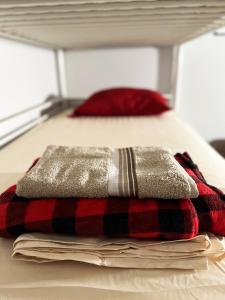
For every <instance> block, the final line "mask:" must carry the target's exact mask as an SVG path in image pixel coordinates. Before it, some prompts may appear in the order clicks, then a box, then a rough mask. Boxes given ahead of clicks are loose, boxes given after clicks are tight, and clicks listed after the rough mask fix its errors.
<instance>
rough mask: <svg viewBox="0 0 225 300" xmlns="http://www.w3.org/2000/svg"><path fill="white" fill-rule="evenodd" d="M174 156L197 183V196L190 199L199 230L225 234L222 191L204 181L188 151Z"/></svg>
mask: <svg viewBox="0 0 225 300" xmlns="http://www.w3.org/2000/svg"><path fill="white" fill-rule="evenodd" d="M175 158H176V160H177V161H178V162H179V163H180V164H181V166H182V167H183V168H184V169H185V171H186V172H187V173H188V174H189V175H190V176H191V177H192V178H193V180H194V181H195V183H196V184H197V187H198V191H199V197H198V198H196V199H192V200H191V201H192V203H193V204H194V206H195V209H196V211H197V214H198V218H199V230H200V231H207V232H212V233H214V234H219V235H224V236H225V195H224V193H223V192H222V191H220V190H219V189H218V188H216V187H214V186H212V185H209V184H208V183H207V182H206V180H205V178H204V176H203V174H202V173H201V172H200V171H199V169H198V166H197V165H196V164H195V163H194V162H193V161H192V159H191V157H190V155H189V154H188V153H184V154H176V156H175ZM224 180H225V178H224Z"/></svg>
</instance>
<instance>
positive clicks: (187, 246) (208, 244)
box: [12, 233, 225, 270]
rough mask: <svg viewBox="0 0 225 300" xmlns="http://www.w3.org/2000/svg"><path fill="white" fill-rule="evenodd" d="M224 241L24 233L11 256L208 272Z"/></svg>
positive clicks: (213, 238) (202, 237) (221, 254)
mask: <svg viewBox="0 0 225 300" xmlns="http://www.w3.org/2000/svg"><path fill="white" fill-rule="evenodd" d="M224 253H225V247H224V244H223V240H221V239H219V238H217V237H216V236H213V235H211V236H208V235H207V234H202V235H199V236H196V237H194V238H192V239H189V240H176V241H146V240H135V239H115V238H114V239H108V238H102V239H101V238H80V237H69V236H60V235H55V234H54V235H45V234H40V233H32V234H23V235H21V236H19V237H18V238H17V240H16V241H15V242H14V247H13V254H12V256H13V257H14V258H16V259H20V260H26V261H33V262H38V263H44V262H54V261H62V260H70V261H80V262H86V263H91V264H95V265H99V266H105V267H119V268H147V269H151V268H154V269H155V268H163V269H170V268H177V269H196V270H203V269H207V266H208V258H209V257H211V259H215V260H220V259H222V258H223V257H224Z"/></svg>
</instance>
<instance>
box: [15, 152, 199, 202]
mask: <svg viewBox="0 0 225 300" xmlns="http://www.w3.org/2000/svg"><path fill="white" fill-rule="evenodd" d="M116 152H118V154H117V155H115V153H116ZM113 154H114V155H113ZM113 158H114V159H115V158H117V159H118V162H115V163H114V164H113V163H112V162H113ZM116 165H118V170H117V172H116V173H117V175H118V178H116V176H114V177H112V176H110V175H109V174H112V173H114V175H115V171H116V170H115V168H116ZM112 169H113V170H114V172H113V170H112ZM113 181H115V184H118V187H117V190H118V194H116V191H115V188H114V190H113V191H110V188H111V187H112V182H113ZM16 193H17V195H18V196H22V197H26V198H40V197H45V198H46V197H47V198H48V197H58V198H65V197H91V198H94V197H95V198H101V197H108V196H119V197H135V196H138V198H150V197H151V198H162V199H182V198H196V197H197V196H198V189H197V186H196V184H195V182H194V181H193V179H192V178H191V177H190V176H189V175H188V174H187V172H185V171H184V169H183V168H182V167H181V166H180V165H179V163H177V161H176V160H175V159H174V157H173V156H172V154H171V153H170V151H168V150H166V149H163V148H161V147H133V148H124V149H114V151H113V149H110V148H106V147H105V148H101V147H99V148H97V147H90V148H88V147H74V148H72V147H63V146H48V147H47V149H46V151H45V152H44V154H43V156H42V157H41V158H40V160H39V161H38V162H37V164H36V165H35V166H34V167H33V168H32V169H31V170H29V171H28V172H27V173H26V174H25V176H24V177H23V178H22V179H21V180H19V182H18V184H17V190H16Z"/></svg>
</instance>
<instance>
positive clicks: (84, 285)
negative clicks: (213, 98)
mask: <svg viewBox="0 0 225 300" xmlns="http://www.w3.org/2000/svg"><path fill="white" fill-rule="evenodd" d="M67 115H68V111H66V112H64V113H61V114H59V115H58V116H56V117H54V118H52V119H50V120H49V121H47V122H45V123H43V124H41V125H39V126H37V127H36V128H34V129H32V130H31V131H29V132H28V133H26V134H25V135H23V136H22V137H20V138H18V139H17V140H15V141H14V142H13V143H11V144H9V145H8V146H6V147H5V148H3V149H2V150H1V151H0V166H1V167H0V192H2V191H3V190H5V189H6V188H7V187H8V186H9V185H11V184H14V183H15V182H16V181H17V179H18V178H20V177H21V175H22V173H23V172H24V171H25V170H26V169H27V168H28V166H29V165H30V164H31V162H32V161H33V159H34V158H36V157H39V156H40V155H41V154H42V153H43V151H44V150H45V147H46V146H47V145H49V144H54V145H67V146H77V145H79V146H112V147H126V146H152V145H155V146H167V147H169V148H170V149H172V151H173V152H174V153H175V152H178V151H179V152H182V151H188V152H189V153H190V154H191V156H192V157H193V159H194V160H195V161H196V162H197V163H198V165H199V167H200V169H201V170H202V172H203V174H204V175H205V177H206V179H207V180H208V182H209V183H211V184H213V185H216V186H218V187H220V188H221V189H223V191H225V160H224V159H223V158H222V157H221V156H220V155H219V154H217V153H216V152H215V151H214V150H213V149H212V148H211V147H210V146H209V145H208V144H207V143H206V142H205V141H204V140H203V139H202V138H201V137H200V136H199V135H198V134H197V133H195V132H194V131H193V129H191V128H190V126H189V125H187V124H186V123H185V122H184V121H182V120H181V119H180V117H179V116H178V115H177V114H176V113H175V112H173V111H170V112H166V113H164V114H162V115H160V116H157V117H138V118H133V117H127V118H124V117H123V118H119V117H117V118H84V119H81V118H80V119H69V118H67V117H66V116H67ZM12 243H13V240H4V239H0V265H1V273H0V296H1V297H0V298H1V299H31V297H32V299H45V298H47V299H74V295H76V298H77V299H81V300H82V299H109V300H111V299H121V300H123V299H131V300H132V299H138V300H139V299H153V300H155V299H156V300H157V299H160V300H164V299H173V300H176V299H203V300H204V299H211V298H212V297H213V298H214V299H216V300H217V299H218V300H220V299H224V294H225V262H224V261H222V262H220V263H210V265H209V270H208V271H181V270H138V269H137V270H132V269H128V270H120V269H116V268H115V269H114V268H113V269H107V268H101V267H97V266H92V265H88V264H82V263H76V262H73V263H72V262H58V263H55V264H45V265H39V264H33V263H29V262H21V261H15V260H13V259H12V258H11V250H12Z"/></svg>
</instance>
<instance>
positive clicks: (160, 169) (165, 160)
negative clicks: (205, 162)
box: [133, 147, 198, 199]
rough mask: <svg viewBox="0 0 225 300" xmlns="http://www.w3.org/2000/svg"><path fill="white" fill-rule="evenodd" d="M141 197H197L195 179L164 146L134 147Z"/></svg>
mask: <svg viewBox="0 0 225 300" xmlns="http://www.w3.org/2000/svg"><path fill="white" fill-rule="evenodd" d="M133 151H134V154H135V161H136V174H137V182H138V195H139V198H147V197H149V195H150V194H151V197H153V198H168V199H171V198H174V199H178V198H197V197H198V189H197V187H196V184H195V182H194V181H193V179H192V178H191V177H190V176H189V175H188V174H187V172H186V171H185V170H184V169H183V168H182V167H181V165H180V164H179V163H178V162H177V161H176V159H175V158H174V157H173V156H172V155H171V153H170V152H169V151H168V150H166V149H162V148H149V147H135V148H133Z"/></svg>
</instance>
